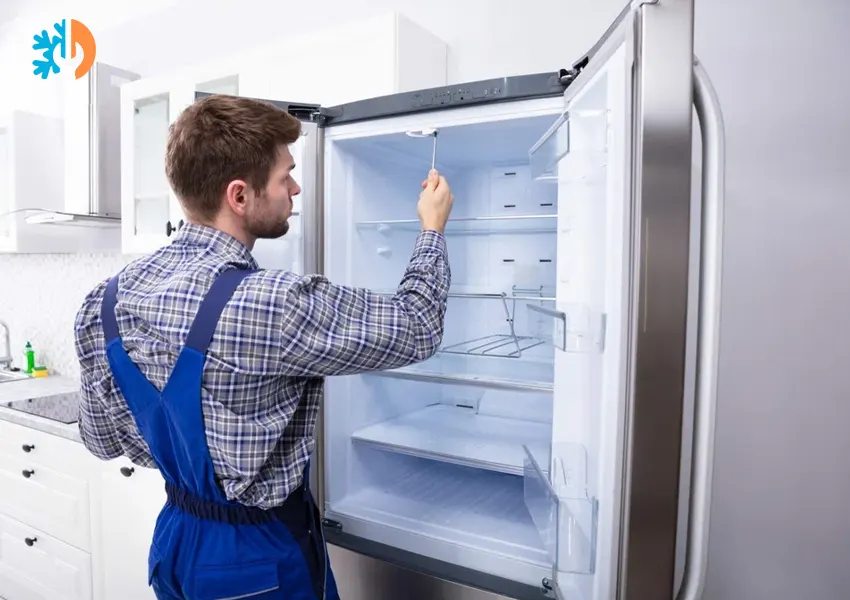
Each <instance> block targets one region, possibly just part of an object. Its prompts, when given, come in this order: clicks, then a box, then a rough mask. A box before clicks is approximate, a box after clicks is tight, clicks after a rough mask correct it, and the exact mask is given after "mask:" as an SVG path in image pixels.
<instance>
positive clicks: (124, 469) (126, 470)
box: [121, 467, 136, 477]
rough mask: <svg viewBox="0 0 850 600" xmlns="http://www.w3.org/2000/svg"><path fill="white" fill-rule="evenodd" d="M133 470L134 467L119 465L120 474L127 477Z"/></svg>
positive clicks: (134, 470)
mask: <svg viewBox="0 0 850 600" xmlns="http://www.w3.org/2000/svg"><path fill="white" fill-rule="evenodd" d="M135 472H136V469H134V468H133V467H121V474H122V475H123V476H124V477H129V476H130V475H132V474H133V473H135Z"/></svg>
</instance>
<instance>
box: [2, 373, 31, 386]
mask: <svg viewBox="0 0 850 600" xmlns="http://www.w3.org/2000/svg"><path fill="white" fill-rule="evenodd" d="M23 379H29V375H27V374H26V373H17V372H15V371H0V383H9V382H10V381H21V380H23Z"/></svg>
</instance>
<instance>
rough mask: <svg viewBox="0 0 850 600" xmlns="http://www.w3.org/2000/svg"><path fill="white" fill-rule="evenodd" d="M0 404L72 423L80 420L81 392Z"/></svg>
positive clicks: (67, 423)
mask: <svg viewBox="0 0 850 600" xmlns="http://www.w3.org/2000/svg"><path fill="white" fill-rule="evenodd" d="M0 406H3V407H4V408H11V409H12V410H19V411H21V412H24V413H28V414H31V415H36V416H39V417H44V418H45V419H51V420H53V421H58V422H60V423H64V424H66V425H70V424H72V423H76V422H77V421H78V416H77V415H78V411H79V407H80V394H79V393H78V392H70V393H67V394H54V395H53V396H44V397H42V398H30V399H27V400H16V401H14V402H3V403H2V404H0Z"/></svg>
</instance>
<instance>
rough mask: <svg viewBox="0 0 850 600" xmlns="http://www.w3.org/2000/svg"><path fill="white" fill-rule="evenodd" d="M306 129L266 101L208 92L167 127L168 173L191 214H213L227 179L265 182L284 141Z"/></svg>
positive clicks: (252, 183) (256, 186)
mask: <svg viewBox="0 0 850 600" xmlns="http://www.w3.org/2000/svg"><path fill="white" fill-rule="evenodd" d="M300 135H301V122H300V121H299V120H298V119H296V118H295V117H293V116H292V115H290V114H289V113H287V112H286V111H284V110H281V109H279V108H277V107H275V106H273V105H271V104H269V103H267V102H262V101H259V100H252V99H250V98H239V97H235V96H218V95H216V96H206V97H204V98H202V99H200V100H198V101H196V102H195V103H194V104H192V105H191V106H189V107H188V108H186V109H185V110H184V111H183V112H182V113H181V114H180V116H179V117H178V118H177V120H176V121H174V123H172V124H171V126H170V127H169V128H168V144H167V147H166V152H165V174H166V176H167V177H168V181H169V183H170V184H171V187H172V188H173V189H174V192H175V193H176V194H177V197H178V198H179V199H180V203H181V204H182V205H183V208H184V209H185V210H186V212H187V213H189V214H190V215H191V216H193V217H195V218H199V219H203V220H212V219H214V218H215V216H216V215H217V214H218V212H219V209H220V208H221V199H222V196H223V195H224V193H225V191H226V190H227V185H228V184H229V183H230V182H231V181H233V180H234V179H244V180H245V181H246V182H247V183H248V185H250V186H252V187H253V188H254V189H255V190H256V191H257V192H258V193H259V192H260V191H261V190H262V189H263V188H265V187H266V184H267V183H268V180H269V174H270V172H271V169H272V167H273V166H274V164H275V162H276V161H277V157H278V151H279V148H280V146H281V145H288V144H292V143H294V142H295V141H297V140H298V137H299V136H300Z"/></svg>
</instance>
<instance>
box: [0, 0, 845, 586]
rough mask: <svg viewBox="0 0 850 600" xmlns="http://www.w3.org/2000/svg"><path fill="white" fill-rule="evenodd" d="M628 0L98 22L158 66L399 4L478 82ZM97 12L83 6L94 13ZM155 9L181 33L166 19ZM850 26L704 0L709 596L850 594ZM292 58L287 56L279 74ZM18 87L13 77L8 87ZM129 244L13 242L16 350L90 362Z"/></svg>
mask: <svg viewBox="0 0 850 600" xmlns="http://www.w3.org/2000/svg"><path fill="white" fill-rule="evenodd" d="M33 1H34V2H35V0H33ZM113 1H114V0H113ZM162 1H163V2H164V3H168V2H175V1H176V0H162ZM141 4H142V3H141V2H140V0H135V1H131V0H124V1H122V2H121V3H120V6H119V8H118V9H116V10H115V11H113V12H114V13H119V14H118V16H119V17H123V16H128V15H129V14H130V13H131V11H133V10H138V9H140V6H139V5H141ZM622 4H623V0H604V1H601V0H570V1H563V0H527V1H525V2H521V3H516V2H510V1H506V0H502V1H498V2H485V1H484V0H465V1H464V2H458V1H457V0H431V1H429V2H424V1H422V0H418V1H415V0H396V1H392V0H373V1H372V2H369V3H368V5H367V6H368V8H366V9H364V8H363V5H357V4H355V3H347V2H342V1H341V0H327V1H326V2H324V3H323V4H322V5H321V12H322V13H323V14H322V17H321V18H313V19H308V18H305V17H299V16H294V17H293V16H291V14H290V11H292V12H295V13H298V14H304V13H305V12H307V11H306V10H305V8H304V7H306V6H307V5H306V4H304V3H298V4H296V3H282V2H276V1H274V0H265V1H262V0H243V1H241V2H238V3H232V5H231V3H221V2H207V3H203V4H202V5H201V4H199V3H196V2H190V1H189V0H179V3H178V5H177V6H176V7H172V8H169V9H165V10H160V11H159V12H156V13H155V14H151V15H150V16H148V17H143V18H141V19H140V20H136V21H134V22H133V23H132V24H129V25H124V26H120V25H119V26H118V27H116V28H114V29H112V30H103V31H100V30H96V35H97V40H98V44H99V47H98V52H99V56H100V58H102V59H104V60H107V61H112V62H114V63H116V64H119V65H121V66H126V67H128V68H132V69H136V70H138V71H140V72H142V73H143V74H146V75H151V74H154V73H157V72H161V71H164V70H167V69H169V68H172V67H177V66H180V65H182V64H188V63H191V62H195V61H197V60H199V59H203V58H204V57H209V56H216V55H218V56H220V55H223V54H225V53H227V52H229V51H230V50H231V49H235V48H237V47H247V46H252V45H257V44H259V43H263V42H265V41H268V40H269V39H270V38H272V37H277V36H282V35H287V34H289V33H290V32H296V33H303V32H304V30H305V29H310V28H317V27H321V26H323V25H325V24H334V23H337V22H340V21H343V20H347V19H349V18H352V17H358V16H363V15H364V10H365V12H366V13H367V14H371V13H377V12H382V11H384V10H386V9H393V8H395V9H399V10H400V11H402V12H404V13H405V14H407V15H408V16H409V17H411V18H412V19H414V20H416V21H418V22H420V23H421V24H422V25H424V26H425V27H428V28H429V29H431V30H432V31H434V32H435V33H436V34H438V35H440V36H441V37H442V38H443V39H444V40H446V42H448V43H449V44H450V46H451V51H450V56H449V78H450V80H451V81H461V80H468V79H477V78H483V77H489V76H499V75H506V74H515V73H521V72H530V71H541V70H552V69H556V68H559V67H561V66H568V65H569V63H570V62H571V61H572V60H574V59H575V58H576V57H577V56H578V55H579V54H581V53H582V52H583V51H584V50H585V49H586V48H587V47H589V45H590V44H592V42H593V41H594V40H595V39H596V38H597V37H598V36H599V35H600V34H601V33H602V32H603V31H604V29H605V27H606V26H607V24H608V22H609V21H610V20H611V18H613V16H614V15H615V14H616V13H617V12H618V11H619V8H620V7H621V5H622ZM32 6H33V5H30V6H29V7H28V11H29V13H30V14H36V13H37V12H38V11H36V9H35V8H32ZM199 7H200V8H199ZM66 12H67V9H66ZM313 12H318V11H317V10H314V11H313ZM77 14H78V13H75V15H74V16H75V17H77ZM98 14H99V13H97V14H95V13H88V16H84V17H83V16H80V17H78V18H80V19H81V20H84V21H87V22H93V21H91V19H97V18H99V17H98ZM37 16H39V19H35V20H34V21H35V22H37V23H39V24H38V25H37V27H39V28H40V27H43V25H41V23H43V21H42V20H41V19H40V15H37ZM49 18H52V14H51V15H49ZM104 21H108V19H104ZM113 22H115V21H114V19H113ZM154 26H156V27H158V28H165V32H164V33H163V32H158V33H157V34H156V35H155V36H154V35H153V34H152V31H153V28H154ZM848 28H850V2H847V1H846V0H810V1H809V2H802V3H801V2H799V1H798V0H794V1H792V0H745V1H741V0H697V24H696V36H697V42H696V44H697V53H698V55H699V56H700V58H701V59H702V60H703V62H704V63H705V65H706V67H707V68H708V69H709V72H710V74H711V77H712V79H713V80H714V82H715V85H716V86H717V89H718V92H719V94H720V97H721V101H722V102H723V109H724V112H725V116H726V120H727V133H728V143H729V149H728V161H729V164H728V181H727V184H728V185H727V187H728V200H727V201H728V207H727V214H726V243H725V250H726V262H725V265H726V268H725V271H724V277H723V283H724V296H723V302H724V321H723V328H722V357H721V369H722V370H721V374H720V396H721V397H720V406H719V414H718V425H717V436H718V449H717V463H716V475H715V478H716V485H715V494H714V513H713V519H712V539H711V557H710V558H711V562H710V565H709V580H708V586H707V590H706V594H705V600H768V599H770V600H792V599H794V600H796V599H797V598H806V599H807V600H838V599H842V598H850V577H848V575H847V573H846V570H847V569H846V567H845V566H844V563H845V562H846V560H847V557H848V556H850V510H848V508H847V505H848V501H850V472H848V464H850V459H848V458H847V457H848V456H850V435H848V434H847V431H846V428H847V423H850V385H848V378H847V377H846V375H845V374H844V371H846V370H847V368H848V366H847V365H850V345H848V343H847V339H848V337H850V336H848V334H850V316H848V312H847V311H848V306H850V279H848V275H847V273H848V271H850V233H849V232H850V117H848V115H849V114H850V112H848V109H847V107H850V69H848V68H847V66H846V64H845V63H846V58H847V57H848V56H850V41H848V38H847V37H846V31H847V29H848ZM30 29H32V27H28V28H27V29H26V31H25V32H23V33H20V34H16V35H22V36H23V38H18V39H23V40H25V41H26V43H23V42H20V41H17V42H15V43H11V42H9V41H7V40H9V39H11V38H9V37H8V36H10V35H12V34H11V33H10V32H9V28H5V29H0V81H4V82H8V81H9V78H8V77H7V76H6V73H8V69H9V68H11V67H10V65H13V64H14V65H18V63H19V62H20V60H21V59H20V55H21V52H22V50H21V48H22V47H23V48H24V49H26V48H28V47H29V39H30V38H29V37H28V36H30V35H31V34H32V33H31V32H30ZM151 40H153V41H151ZM302 58H303V57H293V60H297V59H302ZM14 68H20V67H14ZM4 69H5V70H4ZM285 74H286V64H281V65H280V70H279V72H277V73H270V76H279V77H285ZM328 76H329V77H332V76H333V73H328ZM34 79H35V78H34V77H32V76H31V75H27V76H26V77H25V76H23V75H20V76H19V77H18V78H17V79H15V82H16V87H15V90H16V92H20V93H18V94H17V95H16V101H19V102H24V103H26V104H28V105H29V106H30V107H32V106H33V105H35V106H38V107H40V108H43V109H44V110H54V109H53V108H51V106H58V103H56V104H55V105H54V104H53V103H54V102H56V99H55V98H52V99H51V98H50V97H49V95H48V94H46V93H44V90H43V88H38V87H37V83H36V82H35V81H33V80H34ZM4 87H5V86H4ZM19 88H20V89H19ZM7 98H9V97H8V96H6V92H5V91H4V94H3V95H0V102H4V101H5V102H8V100H6V99H7ZM305 100H308V101H309V100H310V99H309V98H307V99H305ZM0 106H2V104H0ZM122 260H123V259H121V258H120V257H93V256H89V257H83V258H78V259H71V258H67V257H4V256H0V282H2V286H1V287H0V289H2V291H0V318H6V319H8V320H9V321H10V322H11V324H12V326H13V327H14V328H15V329H16V331H15V333H16V336H17V338H16V340H17V341H16V342H15V346H16V348H18V347H22V343H20V340H22V339H23V338H24V337H25V336H26V337H34V338H36V339H37V340H38V343H37V346H40V347H48V348H53V347H54V346H55V351H51V352H50V354H51V355H52V356H53V357H55V358H57V359H59V361H60V363H61V364H62V365H65V366H68V368H73V364H72V362H73V361H72V360H71V359H68V358H66V357H68V356H70V355H69V354H68V352H67V349H68V348H70V336H71V332H70V319H71V318H72V316H73V310H74V309H75V306H76V304H78V301H79V298H80V294H82V293H84V291H85V290H86V289H88V287H90V285H91V284H92V283H94V281H96V280H98V279H99V278H101V277H105V276H106V275H108V274H110V273H111V272H113V271H114V270H115V269H117V268H119V266H120V264H121V262H122ZM7 283H10V284H9V285H7ZM9 289H11V290H13V293H12V294H9V293H7V292H6V290H9ZM37 290H38V291H43V292H45V293H46V294H47V295H46V296H45V298H44V300H40V299H38V298H37V296H36V293H35V292H36V291H37ZM11 296H14V298H15V299H14V300H10V297H11ZM66 336H67V337H66Z"/></svg>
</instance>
